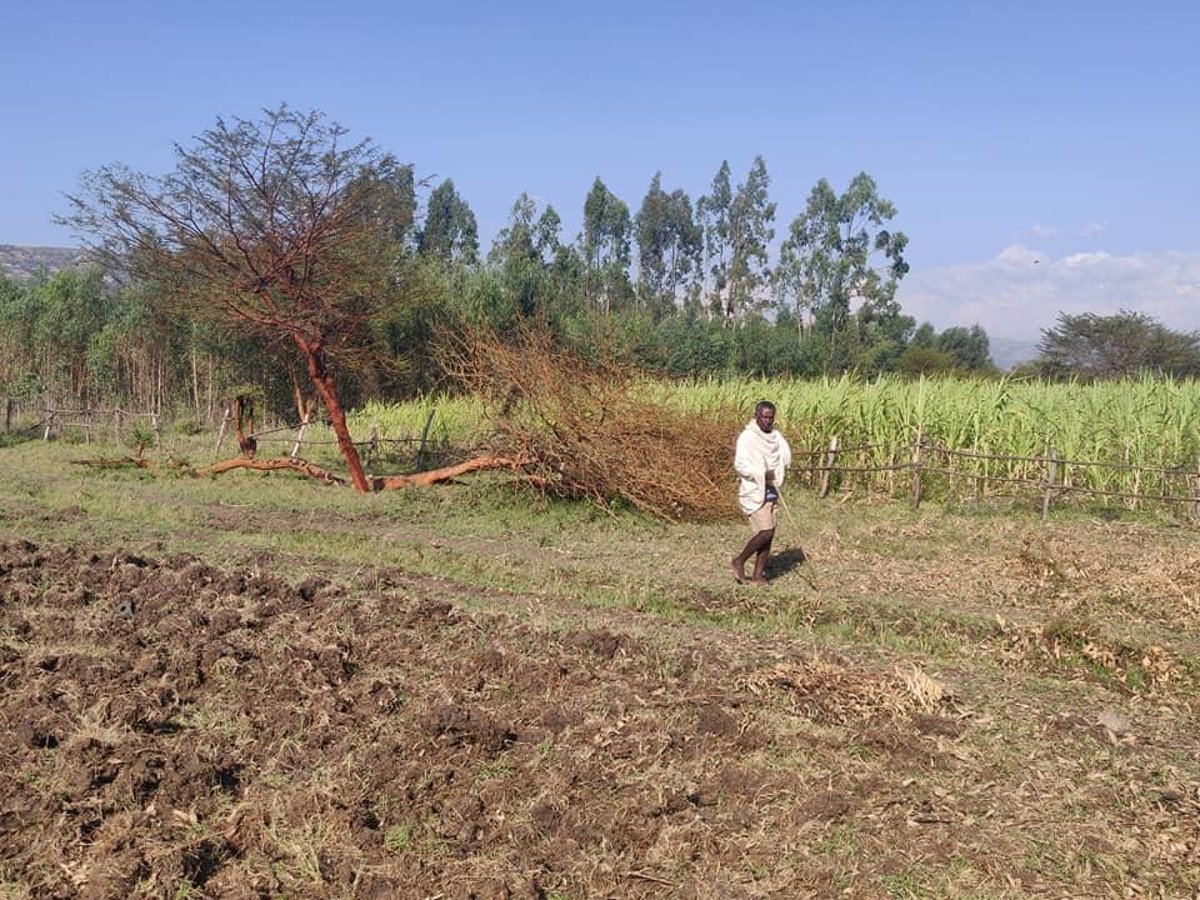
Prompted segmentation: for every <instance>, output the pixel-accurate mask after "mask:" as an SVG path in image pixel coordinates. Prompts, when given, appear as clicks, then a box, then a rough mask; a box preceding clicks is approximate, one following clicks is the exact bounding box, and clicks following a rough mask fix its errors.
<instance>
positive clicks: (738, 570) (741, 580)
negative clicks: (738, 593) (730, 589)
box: [729, 559, 746, 584]
mask: <svg viewBox="0 0 1200 900" xmlns="http://www.w3.org/2000/svg"><path fill="white" fill-rule="evenodd" d="M729 568H731V569H732V570H733V577H734V579H735V580H736V581H737V583H738V584H745V583H746V570H745V569H743V568H742V567H741V566H739V565H738V564H737V560H736V559H731V560H730V561H729Z"/></svg>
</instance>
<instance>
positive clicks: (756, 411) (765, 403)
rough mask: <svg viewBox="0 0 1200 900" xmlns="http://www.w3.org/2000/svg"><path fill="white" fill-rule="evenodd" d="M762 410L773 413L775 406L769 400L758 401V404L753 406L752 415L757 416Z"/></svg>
mask: <svg viewBox="0 0 1200 900" xmlns="http://www.w3.org/2000/svg"><path fill="white" fill-rule="evenodd" d="M764 409H769V410H770V411H771V412H775V404H774V403H772V402H771V401H770V400H759V401H758V403H757V404H755V407H754V414H755V415H756V416H757V415H758V414H759V413H760V412H762V411H763V410H764Z"/></svg>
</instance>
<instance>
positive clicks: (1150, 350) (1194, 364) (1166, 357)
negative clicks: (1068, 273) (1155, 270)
mask: <svg viewBox="0 0 1200 900" xmlns="http://www.w3.org/2000/svg"><path fill="white" fill-rule="evenodd" d="M1038 352H1039V353H1040V356H1039V357H1038V359H1037V360H1036V361H1035V365H1036V366H1037V368H1038V369H1040V370H1041V371H1042V372H1043V373H1044V374H1046V375H1048V376H1050V377H1052V378H1063V377H1069V376H1072V377H1082V378H1089V379H1096V378H1128V377H1133V376H1136V375H1138V374H1139V373H1140V372H1147V371H1149V372H1161V373H1165V374H1168V375H1174V376H1176V377H1178V378H1188V377H1195V376H1197V375H1200V331H1192V332H1179V331H1172V330H1171V329H1169V328H1167V327H1166V326H1164V325H1163V324H1162V323H1160V322H1158V321H1156V320H1155V319H1153V318H1151V317H1150V316H1147V315H1145V314H1144V313H1138V312H1130V311H1128V310H1121V311H1120V312H1119V313H1117V314H1116V315H1113V316H1101V315H1097V314H1096V313H1081V314H1079V315H1070V314H1068V313H1059V314H1058V321H1057V322H1056V323H1055V325H1054V327H1053V328H1045V329H1043V330H1042V339H1041V341H1040V342H1039V344H1038Z"/></svg>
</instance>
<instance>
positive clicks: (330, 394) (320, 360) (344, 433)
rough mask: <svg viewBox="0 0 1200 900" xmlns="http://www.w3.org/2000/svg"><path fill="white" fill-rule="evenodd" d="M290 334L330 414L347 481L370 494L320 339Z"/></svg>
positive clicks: (368, 483)
mask: <svg viewBox="0 0 1200 900" xmlns="http://www.w3.org/2000/svg"><path fill="white" fill-rule="evenodd" d="M292 337H293V338H294V339H295V341H296V346H297V347H299V348H300V352H301V353H302V354H303V355H304V361H305V363H306V364H307V366H308V377H309V378H310V379H312V383H313V387H315V388H316V389H317V395H318V396H320V398H321V402H322V403H324V404H325V411H326V412H327V413H329V425H330V427H331V428H332V429H333V433H334V435H335V436H336V437H337V442H338V449H339V450H341V451H342V457H343V458H344V459H345V460H346V469H347V470H348V471H349V473H350V483H351V484H353V485H354V489H355V490H356V491H358V492H359V493H360V494H369V493H370V492H371V483H370V482H369V481H367V476H366V473H365V472H363V467H362V459H361V458H360V457H359V455H358V448H357V447H355V446H354V440H353V439H352V438H351V437H350V429H349V428H347V427H346V413H345V411H344V410H343V409H342V404H341V401H339V400H338V396H337V391H336V390H335V389H334V385H333V376H332V375H330V373H329V369H328V368H327V367H326V365H325V348H324V347H323V346H322V345H321V344H320V342H312V341H308V340H305V339H304V338H303V337H301V336H300V335H298V334H294V333H293V335H292Z"/></svg>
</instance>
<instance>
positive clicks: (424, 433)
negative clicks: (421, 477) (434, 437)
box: [416, 407, 437, 472]
mask: <svg viewBox="0 0 1200 900" xmlns="http://www.w3.org/2000/svg"><path fill="white" fill-rule="evenodd" d="M436 412H437V407H434V408H433V409H431V410H430V411H429V418H427V419H426V420H425V427H424V428H422V429H421V445H420V446H419V447H418V448H417V460H416V468H417V471H418V472H420V471H423V470H424V468H425V442H426V441H428V440H429V429H430V426H432V425H433V414H434V413H436Z"/></svg>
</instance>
